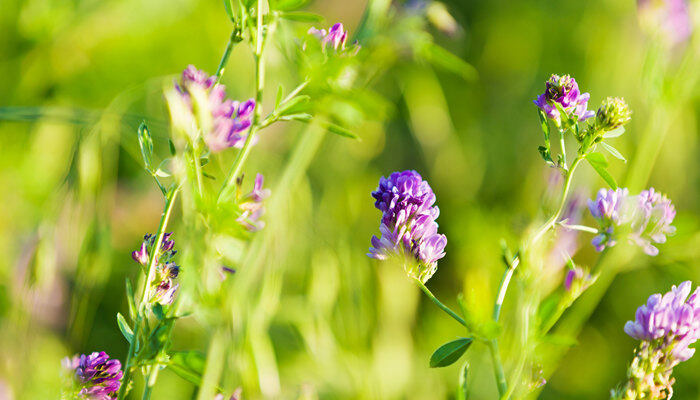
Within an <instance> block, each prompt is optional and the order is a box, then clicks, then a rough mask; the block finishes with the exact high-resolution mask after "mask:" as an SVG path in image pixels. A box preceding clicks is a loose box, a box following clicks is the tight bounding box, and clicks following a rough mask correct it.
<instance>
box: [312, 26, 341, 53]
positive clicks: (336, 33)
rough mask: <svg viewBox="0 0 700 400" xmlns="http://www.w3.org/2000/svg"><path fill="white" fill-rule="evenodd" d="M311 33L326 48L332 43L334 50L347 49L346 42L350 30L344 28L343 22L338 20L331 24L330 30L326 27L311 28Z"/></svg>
mask: <svg viewBox="0 0 700 400" xmlns="http://www.w3.org/2000/svg"><path fill="white" fill-rule="evenodd" d="M309 34H311V35H313V36H316V37H317V38H318V39H319V40H320V41H321V44H322V45H323V47H324V48H326V46H328V45H329V44H330V46H331V47H332V48H333V50H336V51H337V50H338V49H339V48H340V50H345V43H346V42H347V40H348V31H346V30H345V28H343V24H342V23H340V22H338V23H336V24H334V25H333V26H331V27H330V28H329V29H328V31H326V30H325V29H316V28H315V27H312V28H310V29H309Z"/></svg>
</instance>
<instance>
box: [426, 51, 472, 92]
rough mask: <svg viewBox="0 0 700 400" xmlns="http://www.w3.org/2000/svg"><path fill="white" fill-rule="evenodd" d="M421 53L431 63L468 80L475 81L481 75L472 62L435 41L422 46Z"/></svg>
mask: <svg viewBox="0 0 700 400" xmlns="http://www.w3.org/2000/svg"><path fill="white" fill-rule="evenodd" d="M420 54H421V56H423V58H425V60H426V61H428V62H429V63H431V64H433V65H435V66H436V67H439V68H442V69H444V70H446V71H449V72H452V73H454V74H456V75H459V76H461V77H462V78H463V79H464V80H466V81H470V82H471V81H475V80H476V79H477V78H478V76H479V74H478V73H477V71H476V68H474V67H473V66H472V65H471V64H469V63H468V62H466V61H464V60H462V59H461V58H459V57H457V56H456V55H454V54H452V53H450V52H449V51H448V50H446V49H444V48H442V47H440V46H438V45H437V44H435V43H433V42H428V43H426V44H424V45H423V46H421V47H420Z"/></svg>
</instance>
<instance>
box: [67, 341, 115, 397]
mask: <svg viewBox="0 0 700 400" xmlns="http://www.w3.org/2000/svg"><path fill="white" fill-rule="evenodd" d="M63 366H64V368H66V369H68V370H69V371H70V373H71V375H72V377H73V381H74V382H73V383H74V384H75V385H76V386H77V388H78V389H77V395H78V396H79V397H80V398H83V399H89V400H111V399H115V398H116V395H117V392H118V391H119V387H120V386H121V379H122V375H123V372H122V370H121V368H122V365H121V363H120V362H119V360H113V359H110V358H109V356H108V355H107V353H105V352H104V351H101V352H99V353H97V352H94V353H92V354H90V355H85V354H81V355H80V356H78V355H76V356H74V357H73V358H68V357H66V358H65V359H63Z"/></svg>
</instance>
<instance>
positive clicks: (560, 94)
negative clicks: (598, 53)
mask: <svg viewBox="0 0 700 400" xmlns="http://www.w3.org/2000/svg"><path fill="white" fill-rule="evenodd" d="M545 85H546V89H545V91H544V93H542V94H541V95H539V96H537V99H535V100H533V102H534V103H535V105H536V106H537V107H539V108H540V109H542V111H544V113H545V115H547V117H548V118H549V119H552V120H554V121H555V123H556V124H557V125H561V115H560V112H559V110H558V109H557V106H556V104H559V105H560V106H561V108H562V109H563V110H564V111H565V112H566V113H567V114H568V116H569V117H571V118H574V117H575V119H577V120H578V121H584V120H586V119H588V118H590V117H592V116H593V115H595V113H594V112H593V111H589V110H588V109H587V108H588V99H589V98H590V97H591V96H590V94H588V93H581V92H580V91H579V88H578V83H576V79H574V78H573V77H571V76H569V75H562V76H559V75H552V76H550V78H549V79H548V80H547V82H546V83H545Z"/></svg>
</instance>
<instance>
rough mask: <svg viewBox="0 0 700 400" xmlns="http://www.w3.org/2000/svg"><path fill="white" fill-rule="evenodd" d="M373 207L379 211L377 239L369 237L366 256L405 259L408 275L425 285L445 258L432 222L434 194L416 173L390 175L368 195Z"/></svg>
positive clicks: (441, 240) (436, 212)
mask: <svg viewBox="0 0 700 400" xmlns="http://www.w3.org/2000/svg"><path fill="white" fill-rule="evenodd" d="M372 197H374V198H375V200H376V201H375V204H374V205H375V207H376V208H378V209H379V210H380V211H381V212H382V220H381V223H380V226H379V231H380V232H381V236H380V237H379V238H377V237H376V236H373V237H372V247H371V248H370V249H369V253H368V256H370V257H372V258H376V259H379V260H384V259H387V258H389V257H390V256H394V255H403V256H407V257H409V258H411V259H413V261H411V262H410V263H409V265H407V267H406V268H407V271H408V272H409V274H410V275H412V276H415V277H417V278H419V279H420V280H421V281H423V282H425V281H427V280H428V279H430V277H431V276H432V275H433V274H434V273H435V270H436V269H437V261H438V260H439V259H441V258H442V257H444V256H445V251H444V250H445V245H446V244H447V238H446V237H445V235H441V234H439V233H437V229H438V224H437V222H435V219H436V218H437V217H438V215H439V214H440V211H439V209H438V207H437V206H433V204H434V203H435V194H434V193H433V190H432V189H431V188H430V185H429V184H428V182H426V181H424V180H423V178H422V177H421V176H420V174H418V173H417V172H416V171H403V172H394V173H393V174H391V175H390V176H389V177H388V178H384V177H382V178H381V179H380V180H379V187H378V188H377V190H375V191H374V192H372Z"/></svg>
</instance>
